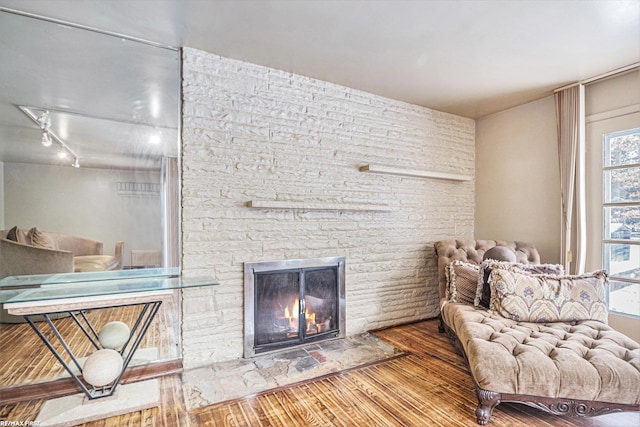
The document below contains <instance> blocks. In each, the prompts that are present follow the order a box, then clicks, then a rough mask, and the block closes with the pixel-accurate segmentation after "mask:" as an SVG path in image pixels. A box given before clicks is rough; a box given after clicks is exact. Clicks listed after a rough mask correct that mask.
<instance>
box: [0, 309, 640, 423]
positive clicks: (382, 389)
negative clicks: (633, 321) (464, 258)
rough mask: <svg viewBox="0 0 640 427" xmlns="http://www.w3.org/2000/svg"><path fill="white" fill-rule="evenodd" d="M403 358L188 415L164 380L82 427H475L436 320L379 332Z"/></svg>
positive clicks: (525, 410) (517, 413)
mask: <svg viewBox="0 0 640 427" xmlns="http://www.w3.org/2000/svg"><path fill="white" fill-rule="evenodd" d="M376 335H377V336H378V337H380V338H381V339H384V340H387V341H389V342H391V343H392V344H394V345H395V346H397V347H398V348H400V349H401V350H404V351H406V352H407V353H408V354H407V355H406V356H404V357H399V358H396V359H393V360H389V361H386V362H382V363H378V364H374V365H371V366H366V367H362V368H356V369H353V370H350V371H347V372H341V373H338V374H335V375H330V376H327V377H323V378H320V379H316V380H312V381H308V382H305V383H300V384H297V385H293V386H290V387H285V388H282V389H278V390H273V391H267V392H264V393H261V394H259V395H256V396H252V397H247V398H243V399H237V400H234V401H230V402H223V403H220V404H217V405H214V406H209V407H206V408H200V409H197V410H193V411H190V412H187V410H186V408H185V406H184V401H183V396H182V389H181V381H180V378H179V376H177V375H174V376H168V377H164V378H162V379H161V388H162V390H161V396H162V406H161V407H160V408H153V409H149V410H145V411H138V412H135V413H132V414H128V415H125V416H120V417H113V418H108V419H106V420H101V421H96V422H91V423H86V424H83V427H116V426H117V427H120V426H168V427H173V426H176V427H183V426H185V427H199V426H205V427H206V426H225V427H226V426H250V427H255V426H265V427H267V426H269V427H271V426H282V427H289V426H348V427H352V426H367V427H369V426H376V427H377V426H380V427H386V426H394V427H395V426H403V427H404V426H407V427H411V426H416V427H418V426H475V425H477V424H476V421H475V415H474V411H475V407H476V397H475V391H474V387H473V382H472V380H471V377H470V376H469V374H468V371H467V369H466V366H465V364H464V360H463V359H462V357H461V356H459V355H458V354H456V353H455V350H454V347H453V346H452V345H451V343H450V342H449V341H448V339H447V338H446V336H445V335H443V334H439V333H438V332H437V321H435V320H429V321H425V322H420V323H416V324H412V325H405V326H399V327H394V328H390V329H386V330H383V331H379V332H376ZM41 404H42V402H41V401H33V402H28V403H22V404H17V405H10V406H6V407H0V420H5V421H8V420H33V419H34V418H35V416H36V414H37V412H38V410H39V407H40V405H41ZM489 425H490V426H494V427H507V426H508V427H532V426H536V427H537V426H543V427H578V426H579V427H626V426H628V427H632V426H633V427H637V426H638V425H640V414H637V413H625V414H610V415H604V416H600V417H596V418H561V417H556V416H553V415H550V414H546V413H543V412H540V411H537V410H535V409H533V408H529V407H527V406H524V405H516V404H500V405H498V407H497V408H496V409H495V410H494V413H493V417H492V418H491V421H490V423H489Z"/></svg>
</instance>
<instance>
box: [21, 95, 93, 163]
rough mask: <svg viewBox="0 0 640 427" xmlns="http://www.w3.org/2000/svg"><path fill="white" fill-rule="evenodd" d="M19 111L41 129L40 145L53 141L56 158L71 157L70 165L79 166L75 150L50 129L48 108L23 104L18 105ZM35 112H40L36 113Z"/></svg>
mask: <svg viewBox="0 0 640 427" xmlns="http://www.w3.org/2000/svg"><path fill="white" fill-rule="evenodd" d="M18 108H19V109H20V111H22V112H23V113H24V114H25V115H26V116H27V117H29V118H30V119H31V120H32V121H33V122H34V123H35V124H37V125H38V127H39V128H40V129H41V130H42V141H41V142H42V145H43V146H45V147H50V146H51V145H53V143H54V142H55V143H56V144H58V146H59V150H58V154H57V156H58V158H60V159H67V158H71V159H73V161H72V162H71V166H73V167H74V168H79V167H80V160H79V157H78V155H77V154H76V152H75V151H73V150H72V149H71V147H69V146H68V145H67V144H66V143H65V142H64V141H63V140H62V139H60V137H59V136H58V135H56V134H55V133H54V132H53V131H52V130H51V118H50V117H49V110H47V109H45V108H37V107H27V106H24V105H18ZM36 111H37V112H41V114H40V115H38V114H37V113H36Z"/></svg>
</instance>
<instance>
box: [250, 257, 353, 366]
mask: <svg viewBox="0 0 640 427" xmlns="http://www.w3.org/2000/svg"><path fill="white" fill-rule="evenodd" d="M345 263H346V259H345V257H325V258H307V259H288V260H279V261H259V262H245V263H244V357H245V358H249V357H253V356H255V355H256V354H268V353H270V352H272V351H280V350H282V349H281V348H279V349H276V350H272V351H261V352H260V353H256V348H255V328H254V324H253V321H254V314H255V313H254V311H255V283H256V275H255V273H263V272H273V271H282V272H284V271H287V270H305V269H314V268H322V267H337V272H338V277H337V280H338V333H337V335H336V336H332V337H331V338H334V337H335V338H344V337H345V335H346V331H345V330H346V300H345ZM311 341H313V340H309V342H311ZM306 344H308V342H304V343H300V344H296V345H291V346H286V348H287V349H291V348H296V347H300V346H302V345H306Z"/></svg>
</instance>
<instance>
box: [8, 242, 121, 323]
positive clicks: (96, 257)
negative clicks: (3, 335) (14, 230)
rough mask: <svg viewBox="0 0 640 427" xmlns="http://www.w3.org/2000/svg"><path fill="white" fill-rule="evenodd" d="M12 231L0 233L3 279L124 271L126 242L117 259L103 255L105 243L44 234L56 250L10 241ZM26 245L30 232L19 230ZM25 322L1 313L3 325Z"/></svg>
mask: <svg viewBox="0 0 640 427" xmlns="http://www.w3.org/2000/svg"><path fill="white" fill-rule="evenodd" d="M9 231H10V230H2V231H0V279H2V278H4V277H9V276H22V275H31V274H55V273H73V272H89V271H107V270H120V269H122V256H123V250H124V242H117V243H116V247H115V252H114V255H103V244H102V242H99V241H96V240H91V239H85V238H83V237H77V236H71V235H68V234H62V233H54V232H49V231H40V230H38V232H39V233H40V234H39V235H40V236H44V237H45V238H46V239H47V241H48V243H51V244H52V245H53V247H54V249H50V248H45V247H37V246H33V245H31V244H28V243H26V242H25V243H19V242H17V241H13V240H8V239H7V234H8V233H9ZM19 233H20V240H22V241H25V240H26V238H27V231H25V230H19ZM15 321H22V318H15V316H10V315H8V314H7V313H6V312H5V310H4V309H2V310H0V322H2V323H7V322H11V323H13V322H15Z"/></svg>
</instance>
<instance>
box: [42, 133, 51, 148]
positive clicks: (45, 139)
mask: <svg viewBox="0 0 640 427" xmlns="http://www.w3.org/2000/svg"><path fill="white" fill-rule="evenodd" d="M51 144H52V141H51V135H49V131H44V132H42V145H44V146H45V147H51Z"/></svg>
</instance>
